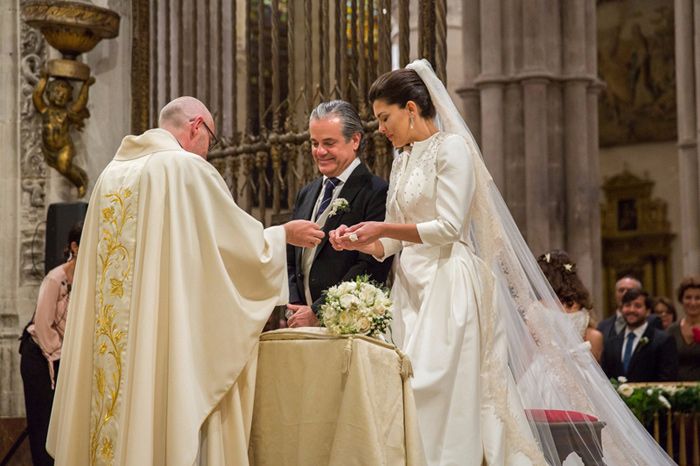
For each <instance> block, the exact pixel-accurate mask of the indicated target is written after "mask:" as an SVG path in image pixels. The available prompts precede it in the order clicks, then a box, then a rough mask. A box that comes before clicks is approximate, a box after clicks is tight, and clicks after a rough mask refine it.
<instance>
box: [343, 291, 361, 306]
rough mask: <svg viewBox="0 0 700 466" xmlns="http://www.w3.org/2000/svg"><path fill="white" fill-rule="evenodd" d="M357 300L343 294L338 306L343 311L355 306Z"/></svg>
mask: <svg viewBox="0 0 700 466" xmlns="http://www.w3.org/2000/svg"><path fill="white" fill-rule="evenodd" d="M357 304H358V301H357V298H356V297H355V296H353V295H351V294H345V295H343V296H341V297H340V306H341V307H342V308H343V309H350V308H351V307H352V306H354V305H357Z"/></svg>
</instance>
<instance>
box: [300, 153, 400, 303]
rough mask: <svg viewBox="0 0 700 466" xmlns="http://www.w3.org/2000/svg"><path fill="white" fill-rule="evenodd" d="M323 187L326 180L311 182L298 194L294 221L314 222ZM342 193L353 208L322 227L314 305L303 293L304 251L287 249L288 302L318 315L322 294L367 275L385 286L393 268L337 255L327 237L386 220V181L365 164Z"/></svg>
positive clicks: (312, 282)
mask: <svg viewBox="0 0 700 466" xmlns="http://www.w3.org/2000/svg"><path fill="white" fill-rule="evenodd" d="M322 183H323V177H321V178H318V179H316V180H314V181H312V182H311V183H309V184H307V185H306V186H304V187H303V188H302V189H301V191H299V194H298V195H297V198H296V201H295V203H294V213H293V215H292V218H293V219H303V220H311V214H312V211H313V209H314V205H315V204H316V200H317V199H318V197H319V195H320V193H321V185H322ZM340 189H341V191H340V193H339V194H338V198H343V199H345V200H347V201H348V203H349V204H350V208H349V209H348V210H346V211H344V212H338V213H337V214H336V215H333V216H329V217H328V219H327V220H326V224H325V225H324V227H323V231H324V232H325V234H326V236H324V238H323V240H322V241H321V244H319V245H318V246H317V247H316V251H315V254H314V259H313V262H312V265H311V270H310V272H309V291H310V293H311V298H312V300H313V302H311V303H307V302H306V297H305V293H304V276H303V266H302V248H299V247H295V246H291V245H289V246H287V272H288V274H289V302H290V303H292V304H306V305H309V306H311V308H312V309H313V310H314V312H316V313H317V312H318V308H319V307H320V306H321V304H323V296H322V293H323V291H324V290H326V289H327V288H329V287H331V286H333V285H337V284H338V283H340V282H342V281H345V280H352V279H354V278H355V277H357V276H358V275H364V274H368V275H370V277H371V278H372V279H373V280H375V281H377V282H380V283H383V282H385V281H386V278H387V275H388V274H389V269H390V267H391V261H390V260H386V261H384V262H378V261H376V260H375V259H374V258H372V256H368V255H366V254H362V253H359V252H357V251H336V250H335V249H333V247H332V246H331V244H330V243H329V242H328V233H329V232H330V231H331V230H334V229H336V228H338V227H339V226H340V225H341V224H342V225H347V226H351V225H355V224H356V223H360V222H364V221H378V222H381V221H383V220H384V214H385V212H386V193H387V189H388V185H387V183H386V181H384V180H383V179H381V178H379V177H378V176H374V175H372V173H370V171H369V170H368V169H367V167H366V166H365V164H363V163H360V164H359V165H358V166H357V167H356V168H355V170H353V172H352V174H351V175H350V176H349V177H348V180H347V182H345V183H344V184H343V185H342V186H341V188H340Z"/></svg>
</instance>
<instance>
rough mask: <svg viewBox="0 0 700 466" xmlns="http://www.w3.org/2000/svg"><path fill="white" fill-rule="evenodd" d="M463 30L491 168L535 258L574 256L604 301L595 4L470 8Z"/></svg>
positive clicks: (510, 3)
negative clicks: (557, 253)
mask: <svg viewBox="0 0 700 466" xmlns="http://www.w3.org/2000/svg"><path fill="white" fill-rule="evenodd" d="M476 18H478V21H479V22H478V25H476V24H475V21H476ZM463 21H464V39H463V41H464V48H465V51H469V50H473V49H475V48H476V47H477V46H478V50H479V52H480V60H479V61H478V62H477V61H475V60H473V59H472V58H469V59H468V61H467V62H466V63H467V64H468V65H467V66H469V67H470V68H469V69H465V74H466V75H467V77H466V79H465V85H466V86H465V89H463V90H462V92H461V93H460V95H461V96H462V98H463V100H464V105H465V110H466V112H472V111H475V110H477V111H479V112H480V113H481V119H480V123H481V126H480V128H479V130H480V135H481V140H480V143H481V148H482V151H483V153H484V159H485V161H486V164H487V166H488V167H489V170H490V171H491V173H492V175H493V177H494V180H495V181H496V184H497V186H498V187H499V189H500V190H501V193H502V194H503V196H504V198H505V200H506V203H507V204H508V206H509V208H510V210H511V212H512V214H513V217H514V218H515V221H516V223H517V224H518V226H519V227H520V230H521V231H522V232H523V235H524V236H525V238H526V240H527V241H528V243H529V245H530V247H531V249H532V250H533V252H534V253H535V254H539V253H541V252H543V251H545V250H548V249H553V248H564V249H567V250H568V251H569V253H571V255H572V257H573V258H575V260H576V261H577V262H578V264H579V272H580V274H581V278H582V279H583V281H584V283H585V284H586V285H587V286H588V287H589V288H590V289H591V291H592V293H593V295H594V296H596V297H598V298H599V297H600V296H601V294H600V290H601V287H600V273H601V263H600V213H599V211H598V194H597V192H598V161H597V158H598V132H597V111H598V104H597V89H598V88H597V79H596V74H597V73H596V71H597V65H596V49H595V47H596V44H595V42H596V39H595V36H596V16H595V2H592V1H589V0H566V1H564V0H559V1H546V0H501V1H496V2H493V1H486V0H481V1H480V2H477V1H475V0H469V1H466V2H464V15H463ZM476 30H478V31H480V32H479V33H478V34H476V32H475V31H476ZM475 66H480V69H479V70H478V72H477V70H475V69H473V67H475ZM475 74H477V77H476V78H472V76H474V75H475ZM472 87H475V88H476V89H477V90H478V92H479V95H480V102H479V104H480V105H479V106H477V105H476V104H475V102H474V94H473V93H471V92H469V90H471V89H472Z"/></svg>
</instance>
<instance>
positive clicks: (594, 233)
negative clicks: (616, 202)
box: [585, 1, 603, 317]
mask: <svg viewBox="0 0 700 466" xmlns="http://www.w3.org/2000/svg"><path fill="white" fill-rule="evenodd" d="M585 8H586V11H585V16H586V74H588V75H589V76H590V78H591V81H589V84H588V88H587V103H586V110H587V112H588V115H587V116H588V118H587V123H588V165H589V169H590V183H591V184H590V186H589V190H588V196H589V197H588V198H589V200H588V205H589V206H590V214H589V215H590V220H591V232H590V234H591V240H590V241H591V243H590V244H591V248H592V250H591V260H592V263H593V274H592V277H590V279H591V280H592V281H591V282H590V283H586V284H587V285H588V286H589V289H590V291H591V295H592V297H593V302H594V304H597V306H596V307H597V308H598V309H601V311H599V315H598V317H602V314H600V312H602V305H603V251H602V249H603V243H602V239H601V231H600V228H601V226H600V223H601V219H600V208H599V206H600V188H599V186H598V180H599V179H600V177H599V173H600V162H599V155H598V140H599V136H598V98H599V95H600V90H601V83H600V82H599V81H598V78H597V76H598V28H597V16H596V14H597V12H596V4H595V2H590V1H589V2H586V6H585Z"/></svg>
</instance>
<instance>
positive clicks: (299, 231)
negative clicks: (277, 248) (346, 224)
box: [284, 220, 325, 248]
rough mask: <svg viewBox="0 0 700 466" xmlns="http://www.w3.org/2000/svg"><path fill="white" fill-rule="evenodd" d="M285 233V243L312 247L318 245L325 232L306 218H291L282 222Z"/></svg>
mask: <svg viewBox="0 0 700 466" xmlns="http://www.w3.org/2000/svg"><path fill="white" fill-rule="evenodd" d="M284 231H285V233H286V234H287V243H289V244H291V245H292V246H298V247H300V248H313V247H314V246H318V245H319V243H320V242H321V240H322V239H323V237H324V236H325V233H323V231H322V230H321V227H320V226H318V225H317V224H315V223H314V222H310V221H308V220H292V221H291V222H287V223H285V224H284Z"/></svg>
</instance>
